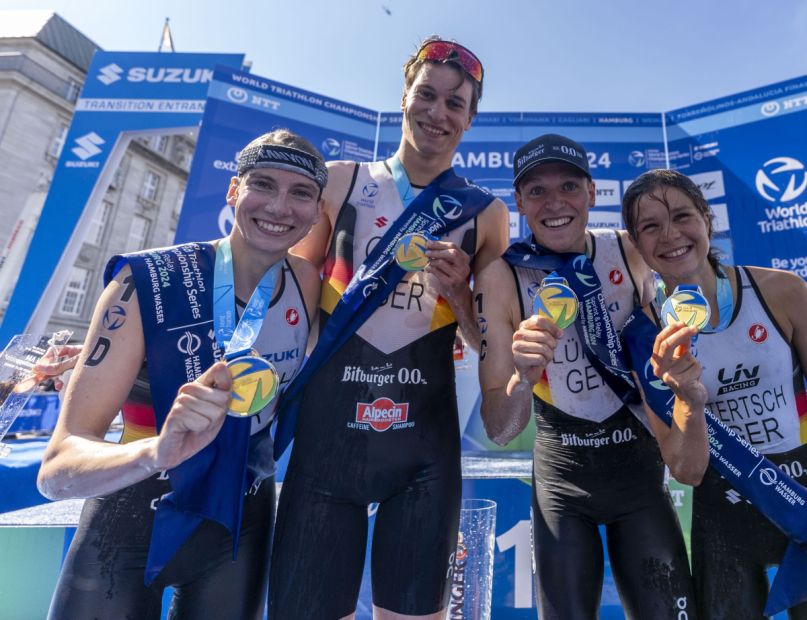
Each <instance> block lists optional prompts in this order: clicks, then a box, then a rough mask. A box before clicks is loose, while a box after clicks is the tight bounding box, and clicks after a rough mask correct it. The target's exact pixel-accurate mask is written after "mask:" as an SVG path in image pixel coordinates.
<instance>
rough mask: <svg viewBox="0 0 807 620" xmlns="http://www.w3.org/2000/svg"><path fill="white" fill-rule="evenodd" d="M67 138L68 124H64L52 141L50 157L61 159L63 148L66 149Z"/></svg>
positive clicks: (60, 126)
mask: <svg viewBox="0 0 807 620" xmlns="http://www.w3.org/2000/svg"><path fill="white" fill-rule="evenodd" d="M65 138H67V123H62V124H61V125H59V129H58V130H57V131H56V135H55V136H54V137H53V139H52V140H51V141H50V146H49V147H48V157H52V158H53V159H59V155H61V154H62V148H64V141H65Z"/></svg>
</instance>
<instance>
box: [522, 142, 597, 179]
mask: <svg viewBox="0 0 807 620" xmlns="http://www.w3.org/2000/svg"><path fill="white" fill-rule="evenodd" d="M553 161H559V162H563V163H567V164H571V165H572V166H574V167H575V168H578V169H579V170H580V171H582V172H583V173H584V174H585V175H586V176H587V177H588V178H589V179H590V178H591V172H589V169H588V154H587V153H586V149H584V148H583V147H582V146H580V145H579V144H578V143H577V142H575V141H574V140H571V139H570V138H567V137H566V136H560V135H558V134H556V133H547V134H544V135H543V136H539V137H537V138H535V139H534V140H530V141H529V142H527V144H525V145H524V146H521V147H519V149H518V150H517V151H516V158H515V162H514V163H513V187H515V188H516V189H518V184H519V182H520V181H521V180H522V179H523V178H524V175H526V174H527V173H528V172H529V171H530V170H532V169H533V168H535V167H536V166H540V165H541V164H546V163H549V162H553Z"/></svg>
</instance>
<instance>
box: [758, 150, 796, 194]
mask: <svg viewBox="0 0 807 620" xmlns="http://www.w3.org/2000/svg"><path fill="white" fill-rule="evenodd" d="M771 177H774V178H777V177H778V178H777V180H778V179H782V180H781V181H779V184H781V183H783V182H784V183H786V184H787V185H786V187H785V189H784V190H782V188H781V187H780V185H779V184H777V183H776V182H774V180H773V179H771ZM755 182H756V188H757V191H758V192H759V194H760V196H762V197H763V198H764V199H765V200H770V201H771V202H790V201H791V200H795V199H796V198H798V197H799V196H801V194H802V192H803V191H804V190H805V189H807V171H805V170H804V164H802V163H801V162H800V161H799V160H798V159H793V158H792V157H774V158H773V159H769V160H768V161H766V162H765V163H764V164H763V166H762V168H761V169H759V170H757V176H756V179H755Z"/></svg>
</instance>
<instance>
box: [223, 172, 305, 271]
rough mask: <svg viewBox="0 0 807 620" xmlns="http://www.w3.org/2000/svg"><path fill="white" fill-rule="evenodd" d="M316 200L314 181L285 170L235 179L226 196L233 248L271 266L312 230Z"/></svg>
mask: <svg viewBox="0 0 807 620" xmlns="http://www.w3.org/2000/svg"><path fill="white" fill-rule="evenodd" d="M319 197H320V189H319V186H318V185H317V184H316V183H315V182H314V181H312V180H311V179H309V178H307V177H305V176H303V175H301V174H297V173H296V172H290V171H288V170H280V169H277V168H254V169H252V170H250V171H248V172H247V173H246V174H245V175H244V176H243V177H241V178H238V177H234V178H233V179H232V181H231V182H230V188H229V190H228V192H227V204H229V205H230V206H232V207H234V208H235V224H234V226H233V231H232V233H231V234H230V238H231V240H232V243H233V245H238V246H240V247H245V248H246V249H247V250H248V251H249V252H250V253H252V254H253V256H254V257H256V258H258V257H263V258H265V259H266V260H267V261H268V263H269V264H271V263H272V262H274V260H277V259H278V258H279V257H280V256H282V255H283V254H285V253H286V251H287V250H288V249H289V248H290V247H291V246H293V245H294V244H295V243H297V242H298V241H299V240H300V239H302V238H303V237H304V236H305V235H306V234H307V233H308V231H309V230H311V226H313V224H314V222H316V221H317V218H318V217H319V207H320V201H319ZM264 255H265V256H264ZM258 260H260V258H258ZM261 262H263V261H261Z"/></svg>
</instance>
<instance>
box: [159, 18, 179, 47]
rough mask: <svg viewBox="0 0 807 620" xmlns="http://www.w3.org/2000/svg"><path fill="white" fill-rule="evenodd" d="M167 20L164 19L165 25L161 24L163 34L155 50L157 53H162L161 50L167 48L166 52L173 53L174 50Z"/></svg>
mask: <svg viewBox="0 0 807 620" xmlns="http://www.w3.org/2000/svg"><path fill="white" fill-rule="evenodd" d="M168 21H169V20H168V18H167V17H166V18H165V24H163V33H162V36H161V37H160V47H158V48H157V51H158V52H162V51H163V48H167V49H166V51H168V52H173V51H175V50H174V39H173V38H172V37H171V27H170V26H169V25H168Z"/></svg>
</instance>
